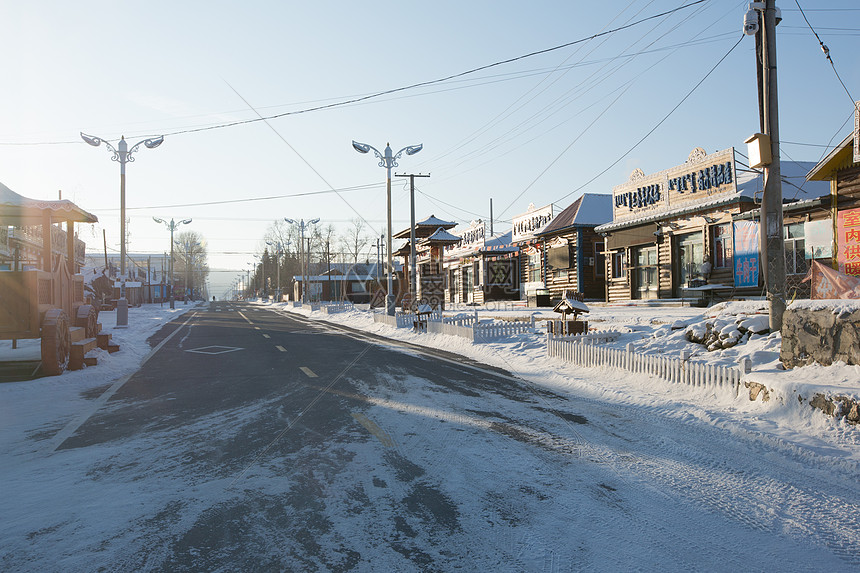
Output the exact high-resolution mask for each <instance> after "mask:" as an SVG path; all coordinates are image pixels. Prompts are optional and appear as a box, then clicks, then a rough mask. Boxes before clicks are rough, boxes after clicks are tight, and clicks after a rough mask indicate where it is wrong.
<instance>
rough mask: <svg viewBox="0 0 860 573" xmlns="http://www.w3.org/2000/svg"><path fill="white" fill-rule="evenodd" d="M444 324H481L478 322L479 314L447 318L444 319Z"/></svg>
mask: <svg viewBox="0 0 860 573" xmlns="http://www.w3.org/2000/svg"><path fill="white" fill-rule="evenodd" d="M442 322H444V323H445V324H453V325H454V326H472V325H474V324H478V322H480V321H479V320H478V313H477V312H475V314H458V315H456V316H446V317H444V318H442Z"/></svg>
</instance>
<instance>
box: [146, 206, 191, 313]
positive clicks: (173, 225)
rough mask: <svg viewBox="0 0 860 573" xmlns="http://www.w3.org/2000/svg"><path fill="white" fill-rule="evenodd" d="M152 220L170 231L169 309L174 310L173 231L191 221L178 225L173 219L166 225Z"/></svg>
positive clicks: (154, 219) (160, 221)
mask: <svg viewBox="0 0 860 573" xmlns="http://www.w3.org/2000/svg"><path fill="white" fill-rule="evenodd" d="M152 220H153V221H155V222H156V223H162V224H163V225H165V226H166V227H167V228H168V229H169V230H170V308H171V309H174V308H176V303H175V301H174V299H173V287H174V286H175V285H176V281H175V280H174V279H173V231H175V230H176V229H178V228H179V225H187V224H188V223H190V222H191V219H184V220H182V221H179V222H178V223H177V222H175V221H174V220H173V219H170V222H169V223H168V222H167V221H165V220H164V219H159V218H158V217H153V218H152Z"/></svg>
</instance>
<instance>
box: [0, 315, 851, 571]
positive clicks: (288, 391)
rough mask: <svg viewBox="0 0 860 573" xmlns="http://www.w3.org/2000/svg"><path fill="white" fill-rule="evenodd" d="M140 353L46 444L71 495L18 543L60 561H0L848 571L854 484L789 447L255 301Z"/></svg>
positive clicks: (123, 565)
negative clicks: (103, 395) (68, 468)
mask: <svg viewBox="0 0 860 573" xmlns="http://www.w3.org/2000/svg"><path fill="white" fill-rule="evenodd" d="M186 320H187V322H186ZM150 342H151V344H152V345H153V346H155V345H156V344H159V343H163V346H161V348H160V349H159V350H158V352H157V354H156V355H155V356H154V357H153V358H151V359H150V360H149V361H147V362H146V364H145V365H144V367H143V368H142V369H141V370H140V371H139V372H137V373H136V374H135V375H133V376H132V377H131V378H130V379H129V380H128V382H126V383H125V384H124V385H123V386H122V387H121V388H120V389H119V390H118V391H117V392H116V393H115V394H114V395H113V396H112V397H111V399H110V401H109V402H107V404H106V405H105V406H104V407H103V408H101V409H100V410H98V411H97V412H95V413H94V414H93V415H92V416H91V417H89V418H88V419H87V420H86V421H85V423H83V424H82V425H81V426H80V427H78V428H77V429H76V430H75V431H74V433H72V434H71V435H69V436H68V437H67V438H66V439H65V440H64V441H62V443H59V444H58V447H57V450H56V453H57V455H66V456H70V459H71V456H79V457H78V458H77V459H78V460H79V461H80V463H81V464H83V466H84V467H85V468H86V470H85V471H84V470H81V473H80V475H78V476H77V479H79V480H80V498H79V499H77V498H76V499H69V500H68V502H67V503H66V504H63V505H62V506H61V507H56V508H52V511H51V513H50V515H47V516H46V519H45V522H46V524H45V525H46V526H45V529H44V530H43V531H39V532H35V533H34V536H35V537H34V539H35V540H36V541H38V540H40V539H42V540H44V542H45V543H58V544H61V545H60V548H61V552H62V554H63V555H64V560H63V562H62V563H53V564H48V563H44V562H43V561H42V560H40V556H39V551H38V548H37V547H38V543H34V546H35V548H33V549H30V550H26V551H23V552H21V553H20V554H18V555H15V556H12V557H9V558H8V559H6V560H5V561H4V562H3V563H4V564H5V565H6V566H9V567H10V568H11V569H21V570H26V569H32V568H38V569H39V570H51V569H55V570H67V571H68V570H112V571H114V570H115V571H140V570H151V571H285V570H286V571H350V570H356V571H451V570H461V571H508V570H510V571H578V570H629V569H633V568H640V569H642V570H677V571H681V570H683V571H691V570H700V569H717V570H732V571H738V570H744V571H751V570H773V569H776V568H782V569H786V570H793V569H795V568H798V569H804V568H809V567H812V568H821V569H822V570H824V569H827V570H846V571H847V570H852V569H854V568H855V567H857V566H858V565H860V545H858V543H860V533H858V532H860V518H858V516H859V515H860V511H858V509H860V493H858V488H856V487H855V486H854V485H852V483H854V482H852V480H851V479H848V480H845V479H842V478H839V477H835V476H832V475H830V474H829V473H828V472H826V471H822V468H817V467H815V463H814V462H809V463H804V461H803V460H800V459H798V457H797V454H796V453H795V452H793V451H792V450H791V448H788V447H787V446H783V445H780V444H769V445H768V444H763V443H762V442H760V441H758V440H756V439H755V438H754V437H749V436H735V435H730V433H728V432H725V431H721V430H719V429H717V428H713V427H711V426H710V425H709V424H707V422H699V421H695V420H686V421H684V420H669V419H664V418H662V417H661V416H660V415H659V412H654V411H649V410H648V408H644V407H641V406H639V407H636V406H629V407H627V406H621V405H607V404H605V403H603V402H600V401H597V400H593V399H588V398H585V397H584V398H582V399H581V400H579V399H577V400H574V399H572V398H570V397H566V396H563V395H560V394H556V393H553V392H551V391H548V390H546V389H542V388H539V387H537V386H535V385H532V384H529V383H526V382H525V381H523V380H518V379H516V378H514V377H512V376H510V375H509V374H507V373H506V372H504V371H500V370H498V369H494V368H490V367H487V366H482V365H480V364H475V363H473V362H471V361H469V360H466V359H463V358H462V357H459V356H456V355H452V354H447V353H444V352H440V351H430V350H427V349H420V348H417V347H412V346H409V345H407V344H404V343H400V342H393V341H385V340H382V339H377V338H375V337H373V336H370V335H367V334H363V333H358V332H352V331H349V330H347V329H344V328H341V327H335V326H333V325H326V324H324V323H318V322H310V321H307V320H305V319H303V318H301V317H297V316H294V315H284V314H279V313H276V312H273V311H270V310H266V309H265V308H263V307H254V306H252V305H243V304H237V303H226V302H224V303H220V302H219V303H212V304H211V305H207V306H204V307H201V308H200V309H198V310H196V311H193V314H192V315H191V316H190V319H189V317H188V316H186V317H182V318H180V319H178V320H177V321H176V322H174V323H172V324H170V325H168V326H167V327H165V328H164V329H162V331H160V332H159V333H158V334H157V335H156V336H155V337H154V338H153V339H152V340H151V341H150ZM70 463H71V461H70ZM855 477H856V476H855ZM83 504H87V505H88V507H87V508H86V511H84V508H83ZM93 505H97V506H98V507H96V508H93V507H92V506H93ZM80 514H84V515H86V516H87V517H85V518H80V517H77V516H79V515H80ZM93 516H101V517H99V519H102V520H104V521H102V522H101V523H100V524H95V523H87V520H92V521H94V518H93ZM105 524H110V527H106V526H105ZM106 530H107V531H108V532H109V533H105V531H106ZM786 559H790V562H788V563H786V561H785V560H786ZM795 566H796V567H795Z"/></svg>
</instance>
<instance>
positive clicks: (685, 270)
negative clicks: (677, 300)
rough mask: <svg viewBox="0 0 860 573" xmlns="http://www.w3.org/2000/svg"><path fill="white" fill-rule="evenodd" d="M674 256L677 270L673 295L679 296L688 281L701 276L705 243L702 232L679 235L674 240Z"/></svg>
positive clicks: (681, 294)
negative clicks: (675, 240)
mask: <svg viewBox="0 0 860 573" xmlns="http://www.w3.org/2000/svg"><path fill="white" fill-rule="evenodd" d="M675 254H676V257H675V260H676V261H677V265H678V267H677V268H678V272H677V274H676V275H675V276H676V278H677V280H676V282H675V296H677V297H681V296H683V293H682V292H681V289H682V288H685V287H687V286H689V284H690V281H693V280H696V279H701V278H702V263H703V262H705V258H704V257H705V244H704V242H703V239H702V233H689V234H687V235H680V236H678V238H677V242H676V251H675Z"/></svg>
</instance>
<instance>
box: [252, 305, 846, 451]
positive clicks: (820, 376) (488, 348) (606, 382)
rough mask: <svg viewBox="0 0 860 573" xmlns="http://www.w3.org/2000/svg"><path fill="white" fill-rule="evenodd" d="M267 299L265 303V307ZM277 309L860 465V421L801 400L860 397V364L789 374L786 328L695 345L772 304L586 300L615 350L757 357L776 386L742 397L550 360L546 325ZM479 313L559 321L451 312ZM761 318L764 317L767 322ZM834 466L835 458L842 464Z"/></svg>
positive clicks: (494, 310) (499, 311)
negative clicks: (458, 325) (440, 326)
mask: <svg viewBox="0 0 860 573" xmlns="http://www.w3.org/2000/svg"><path fill="white" fill-rule="evenodd" d="M260 304H263V303H260ZM271 306H272V307H274V308H276V309H277V310H278V311H279V312H289V313H297V314H302V315H304V316H307V317H309V318H312V319H314V320H324V321H329V322H334V323H339V324H343V325H345V326H349V327H352V328H357V329H361V330H365V331H368V332H373V333H375V334H378V335H381V336H385V337H389V338H398V339H402V340H406V341H409V342H411V343H415V344H420V345H425V346H430V347H434V348H439V349H445V350H449V351H452V352H455V353H459V354H462V355H464V356H468V357H470V358H473V359H475V360H479V361H481V362H484V363H487V364H491V365H494V366H498V367H501V368H505V369H506V370H508V371H510V372H511V373H513V374H515V375H517V376H519V377H521V378H523V379H525V380H528V381H529V382H531V383H534V384H537V385H545V386H547V387H551V388H553V389H554V390H556V391H559V390H562V391H564V390H566V391H567V392H569V393H570V394H572V395H582V396H588V397H593V398H600V399H604V400H607V401H609V402H618V403H623V404H628V405H641V406H644V407H647V408H648V409H649V410H652V409H657V410H659V411H660V412H661V413H662V415H667V416H674V417H686V416H690V415H691V416H693V417H695V418H698V419H702V420H705V421H708V422H709V423H711V424H713V425H717V426H720V427H723V428H726V429H728V430H730V431H732V432H737V433H738V434H743V435H745V436H755V437H757V438H760V439H763V440H770V441H774V442H776V443H781V444H788V445H790V446H791V447H797V448H802V449H803V450H804V451H807V452H811V453H813V454H816V455H825V456H828V457H833V458H835V459H837V460H840V462H847V463H849V465H851V466H852V467H860V447H858V446H860V427H858V426H853V425H851V424H848V423H846V422H845V421H844V420H840V419H835V418H832V417H828V416H826V415H824V414H823V413H822V412H820V411H819V410H816V409H814V408H812V407H810V406H809V405H808V403H806V402H803V403H801V402H800V401H799V400H798V398H797V397H798V396H803V397H804V398H805V399H807V400H808V399H809V398H811V397H812V396H813V395H814V394H815V393H819V392H821V393H824V394H826V395H828V396H833V395H840V396H848V397H853V398H860V366H849V365H845V364H835V365H833V366H820V365H812V366H806V367H802V368H795V369H793V370H784V369H783V367H782V365H781V363H780V362H779V349H780V343H781V341H780V338H779V334H778V333H775V334H754V333H753V332H751V331H749V332H746V333H744V334H742V335H741V336H740V339H739V341H738V344H737V345H736V346H733V347H731V348H725V349H717V350H714V351H710V352H709V351H708V350H707V348H705V347H704V346H703V345H702V344H696V343H693V342H690V341H689V340H688V339H687V334H686V333H687V330H689V329H693V330H695V329H696V328H698V329H699V330H702V331H704V330H705V324H706V323H709V322H710V323H712V324H715V325H716V327H717V328H719V329H720V330H725V329H726V327H729V328H728V330H731V329H732V327H734V328H736V327H737V323H742V324H746V326H749V327H751V328H752V329H753V330H757V329H760V328H761V327H762V324H763V326H764V328H766V327H767V324H766V322H767V321H766V318H767V316H766V312H767V308H766V302H764V301H743V302H726V303H720V304H717V305H714V306H712V307H710V308H704V309H703V308H695V307H689V306H674V307H669V306H663V307H649V306H608V305H595V304H589V307H590V308H591V312H589V313H588V315H586V319H587V320H588V323H589V328H590V329H592V330H593V329H598V330H614V331H618V332H621V333H622V336H621V337H620V338H619V340H618V341H617V342H614V343H609V344H608V345H609V346H612V347H617V348H625V347H626V346H627V344H628V343H632V345H633V348H634V350H635V351H637V352H645V353H649V354H656V355H665V356H671V357H675V358H677V357H678V356H679V355H680V353H681V351H688V352H689V353H690V360H691V361H694V362H702V363H707V364H716V365H720V366H737V364H738V361H739V360H740V359H742V358H748V359H750V361H751V363H752V371H751V372H750V373H749V374H747V375H746V376H745V377H744V378H743V379H742V382H741V384H742V385H743V384H744V382H758V383H760V384H763V385H764V386H766V387H767V388H768V389H769V390H770V399H769V400H768V401H767V402H763V401H762V400H761V398H759V399H758V400H757V401H755V402H753V401H750V399H749V394H748V393H744V392H741V394H740V396H735V395H734V394H733V393H730V392H729V391H728V390H722V389H713V388H701V387H690V386H686V385H680V384H672V383H670V382H667V381H664V380H662V379H659V378H656V377H649V376H645V375H637V376H636V377H635V378H632V377H631V376H630V373H629V372H626V371H623V370H618V369H613V368H608V367H603V368H581V367H578V366H575V365H572V364H569V363H565V362H561V361H559V360H556V359H551V358H548V357H547V356H546V342H545V335H544V332H545V328H542V325H541V323H540V322H538V327H539V328H537V329H536V331H535V333H534V334H522V335H519V336H516V337H512V338H510V339H508V340H505V341H504V342H496V343H489V344H471V343H470V342H467V341H466V340H465V339H461V338H457V337H453V336H447V335H441V334H427V333H414V332H412V331H411V330H410V329H405V328H400V329H396V328H392V327H390V326H387V325H384V324H382V323H374V322H373V317H372V314H371V313H370V312H368V311H366V310H353V311H349V312H343V313H337V314H331V315H330V314H326V313H323V312H321V311H310V310H309V308H308V307H305V308H294V307H293V306H292V303H285V304H276V305H271ZM461 312H462V313H465V314H473V313H475V312H477V313H478V316H479V318H480V319H481V320H485V319H489V318H495V319H502V320H505V319H507V320H511V319H516V318H520V319H523V318H527V317H528V316H530V315H535V316H536V318H537V320H538V321H540V320H548V319H551V318H558V317H559V315H558V314H556V313H554V312H553V311H552V310H546V309H542V310H535V309H516V310H513V309H510V308H499V307H497V306H492V305H491V306H489V307H482V306H478V307H464V308H462V309H458V311H450V312H449V311H446V316H447V315H449V314H459V313H461ZM762 319H765V320H764V321H763V323H762ZM840 462H837V463H840Z"/></svg>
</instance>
